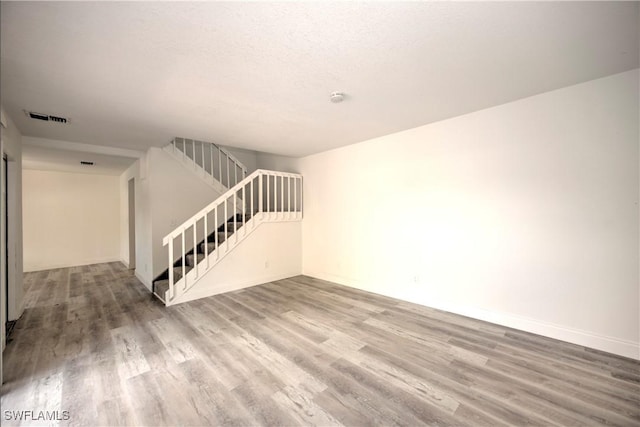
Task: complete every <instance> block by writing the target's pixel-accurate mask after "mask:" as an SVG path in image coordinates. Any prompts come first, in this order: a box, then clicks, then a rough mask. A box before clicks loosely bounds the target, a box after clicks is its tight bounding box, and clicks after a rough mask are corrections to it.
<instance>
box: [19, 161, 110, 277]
mask: <svg viewBox="0 0 640 427" xmlns="http://www.w3.org/2000/svg"><path fill="white" fill-rule="evenodd" d="M22 177H23V221H24V270H25V271H38V270H46V269H50V268H60V267H70V266H75V265H86V264H94V263H100V262H111V261H117V260H119V258H120V257H119V245H120V240H119V235H120V194H119V180H118V177H117V176H111V175H90V174H78V173H67V172H54V171H39V170H30V169H25V170H23V171H22Z"/></svg>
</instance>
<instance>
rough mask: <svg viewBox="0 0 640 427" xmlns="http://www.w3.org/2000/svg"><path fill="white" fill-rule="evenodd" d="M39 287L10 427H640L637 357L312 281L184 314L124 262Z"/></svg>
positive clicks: (30, 300) (13, 344)
mask: <svg viewBox="0 0 640 427" xmlns="http://www.w3.org/2000/svg"><path fill="white" fill-rule="evenodd" d="M25 283H26V285H27V286H28V291H27V294H26V310H25V313H24V315H23V317H22V318H21V319H20V320H19V321H18V323H17V324H16V326H15V330H14V332H13V335H12V336H11V340H10V342H9V343H8V345H7V348H6V350H5V353H4V369H5V381H6V382H5V384H4V385H3V386H2V400H1V406H2V414H1V416H2V420H1V423H2V425H3V426H9V425H34V424H36V425H38V423H34V422H32V421H26V422H25V421H23V422H22V423H20V422H18V421H15V420H14V419H13V418H12V417H15V416H16V415H18V414H16V413H14V412H10V413H9V415H10V416H9V418H8V417H7V411H33V415H32V416H33V417H37V416H38V415H39V413H38V411H59V413H58V415H59V418H61V415H63V414H64V413H62V411H68V412H67V413H66V414H68V418H69V419H68V420H62V421H60V422H59V423H60V425H88V426H95V425H220V426H223V425H251V426H253V425H269V426H294V425H305V426H306V425H323V426H325V425H327V426H328V425H331V426H333V425H347V426H361V425H384V426H391V425H409V426H416V425H471V426H481V425H490V426H494V425H496V426H497V425H517V426H524V425H539V426H543V425H544V426H546V425H572V426H573V425H619V426H630V425H640V410H639V407H640V372H639V371H640V364H639V363H638V362H637V361H633V360H630V359H625V358H621V357H616V356H612V355H609V354H605V353H602V352H599V351H595V350H589V349H585V348H582V347H579V346H576V345H571V344H567V343H563V342H559V341H555V340H551V339H547V338H542V337H539V336H535V335H531V334H527V333H524V332H519V331H515V330H512V329H508V328H504V327H500V326H496V325H492V324H489V323H484V322H480V321H475V320H471V319H468V318H464V317H461V316H457V315H452V314H448V313H445V312H441V311H437V310H433V309H429V308H425V307H421V306H418V305H414V304H410V303H407V302H402V301H398V300H394V299H391V298H386V297H382V296H378V295H374V294H370V293H366V292H362V291H358V290H354V289H351V288H347V287H343V286H339V285H335V284H332V283H328V282H324V281H320V280H316V279H312V278H309V277H304V276H300V277H296V278H293V279H289V280H281V281H278V282H273V283H269V284H266V285H262V286H257V287H253V288H249V289H244V290H241V291H236V292H231V293H227V294H224V295H219V296H215V297H210V298H206V299H202V300H199V301H195V302H192V303H186V304H182V305H178V306H175V307H171V308H166V307H164V306H162V305H161V304H160V302H158V301H157V300H155V299H154V298H153V297H152V296H151V295H150V293H149V292H148V291H147V290H146V289H145V288H144V286H143V285H142V284H140V283H139V282H138V281H137V280H136V279H135V278H134V277H133V275H132V274H131V272H130V271H128V270H126V269H125V268H124V267H123V266H122V265H121V264H119V263H111V264H98V265H92V266H84V267H76V268H68V269H58V270H50V271H43V272H37V273H29V274H26V275H25ZM49 424H52V423H51V422H43V423H40V424H39V425H49ZM53 424H57V422H53Z"/></svg>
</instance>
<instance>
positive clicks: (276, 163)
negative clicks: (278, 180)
mask: <svg viewBox="0 0 640 427" xmlns="http://www.w3.org/2000/svg"><path fill="white" fill-rule="evenodd" d="M256 166H257V168H258V169H267V170H272V171H278V172H290V173H300V170H299V169H300V167H299V162H298V161H297V159H295V158H293V157H285V156H278V155H276V154H269V153H261V152H259V153H257V154H256Z"/></svg>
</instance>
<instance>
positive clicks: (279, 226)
mask: <svg viewBox="0 0 640 427" xmlns="http://www.w3.org/2000/svg"><path fill="white" fill-rule="evenodd" d="M249 227H250V225H249ZM240 233H241V231H240ZM231 239H233V236H232V237H231ZM301 247H302V227H301V223H300V222H299V221H294V222H262V223H260V224H259V225H258V227H257V228H256V229H255V230H254V231H252V232H251V235H250V236H248V237H247V238H246V239H245V240H243V241H241V242H240V243H239V244H238V246H236V247H235V248H233V250H232V251H231V252H230V253H229V254H227V255H226V256H225V257H224V258H223V259H222V260H221V261H220V262H219V263H218V264H216V266H215V267H214V268H213V269H212V270H211V271H210V272H208V273H207V274H206V275H205V276H204V277H202V279H200V280H199V281H198V282H197V283H196V284H195V285H194V286H193V288H191V289H189V290H188V291H187V292H186V293H185V294H184V295H180V296H179V297H178V298H177V299H176V300H175V301H174V302H173V304H179V303H182V302H186V301H191V300H194V299H198V298H204V297H207V296H211V295H217V294H220V293H223V292H230V291H233V290H237V289H242V288H247V287H249V286H255V285H260V284H263V283H268V282H272V281H274V280H280V279H285V278H288V277H293V276H297V275H299V274H300V273H301V272H302V251H301ZM187 277H188V276H187Z"/></svg>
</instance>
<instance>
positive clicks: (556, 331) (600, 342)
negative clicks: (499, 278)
mask: <svg viewBox="0 0 640 427" xmlns="http://www.w3.org/2000/svg"><path fill="white" fill-rule="evenodd" d="M303 274H304V275H306V276H311V277H315V278H318V279H321V280H326V281H330V282H334V283H337V284H340V285H344V286H349V287H352V288H356V289H360V290H363V291H367V292H372V291H371V290H370V289H367V287H366V286H365V285H364V284H363V283H362V282H360V281H357V280H353V279H347V278H343V277H339V276H335V275H331V274H326V273H318V272H313V271H305V272H303ZM373 293H376V292H373ZM380 294H381V295H384V296H388V297H391V298H397V299H400V300H404V301H408V302H412V303H416V304H420V305H425V306H428V307H431V308H435V309H438V310H443V311H447V312H449V313H454V314H459V315H461V316H466V317H471V318H473V319H478V320H484V321H485V322H490V323H494V324H497V325H501V326H506V327H509V328H514V329H518V330H521V331H525V332H530V333H533V334H537V335H542V336H545V337H549V338H554V339H557V340H561V341H566V342H569V343H572V344H577V345H581V346H584V347H589V348H593V349H597V350H602V351H606V352H607V353H612V354H616V355H619V356H624V357H629V358H631V359H636V360H640V343H638V342H633V341H625V340H621V339H618V338H613V337H608V336H603V335H599V334H595V333H593V332H589V331H584V330H580V329H575V328H571V327H567V326H563V325H557V324H554V323H550V322H545V321H540V320H536V319H531V318H527V317H522V316H517V315H513V314H509V313H503V312H496V311H490V310H486V309H482V308H477V307H463V306H459V305H456V304H452V303H449V302H443V301H433V300H431V301H429V303H428V304H425V303H424V301H409V300H406V299H404V298H402V296H400V295H397V294H395V295H394V292H393V290H391V291H390V292H386V293H384V294H383V293H380Z"/></svg>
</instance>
